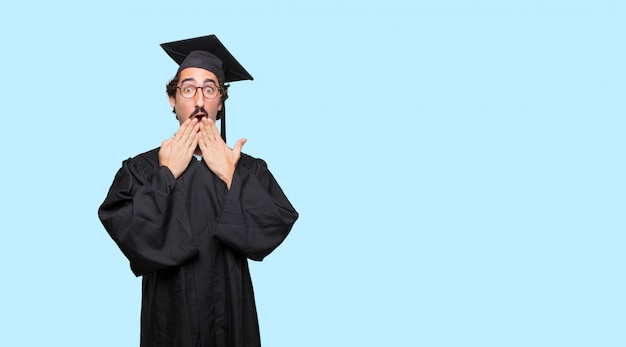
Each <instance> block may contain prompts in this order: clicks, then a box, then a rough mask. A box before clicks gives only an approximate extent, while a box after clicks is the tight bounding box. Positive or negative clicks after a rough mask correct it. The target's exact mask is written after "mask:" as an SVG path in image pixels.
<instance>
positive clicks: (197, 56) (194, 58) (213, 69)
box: [178, 51, 224, 83]
mask: <svg viewBox="0 0 626 347" xmlns="http://www.w3.org/2000/svg"><path fill="white" fill-rule="evenodd" d="M188 68H198V69H203V70H206V71H208V72H210V73H212V74H213V75H214V76H215V77H216V79H217V80H216V81H215V82H216V83H220V82H224V64H223V63H222V60H221V59H220V58H218V57H217V56H215V55H214V54H212V53H209V52H207V51H193V52H191V53H189V55H187V57H186V58H185V60H183V62H182V63H181V64H180V67H179V68H178V72H179V73H181V74H182V72H183V71H185V70H187V69H188ZM181 80H182V76H181Z"/></svg>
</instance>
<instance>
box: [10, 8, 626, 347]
mask: <svg viewBox="0 0 626 347" xmlns="http://www.w3.org/2000/svg"><path fill="white" fill-rule="evenodd" d="M625 15H626V7H625V6H624V5H623V4H622V2H621V1H608V0H593V1H592V0H589V1H576V0H570V1H556V0H555V1H532V0H531V1H529V0H525V1H521V0H520V1H518V0H515V1H488V0H483V1H460V0H457V1H455V0H443V1H409V0H406V1H400V0H389V1H380V2H375V1H363V0H361V1H326V0H318V1H303V2H295V1H278V0H273V1H255V2H253V1H221V2H208V1H195V2H187V3H184V2H178V3H175V2H171V1H168V2H165V1H144V2H141V1H137V2H134V1H119V0H109V1H104V2H78V1H77V2H71V1H53V2H43V1H39V2H38V3H33V2H26V1H22V2H16V1H3V2H2V3H0V39H1V42H2V44H1V59H2V60H1V62H2V63H1V64H0V74H1V76H2V81H3V83H2V84H1V85H0V100H1V101H2V114H3V122H2V129H3V135H2V136H1V137H0V150H1V152H0V155H1V158H2V182H3V187H2V199H0V204H1V205H0V230H1V234H0V235H1V242H0V262H1V263H0V264H1V266H2V273H1V274H2V280H1V285H0V305H1V306H0V320H1V322H0V336H1V339H2V342H1V344H2V346H63V347H65V346H136V345H138V341H139V309H140V285H141V279H140V278H135V277H134V276H133V275H132V273H131V272H130V269H129V267H128V262H127V261H126V259H125V258H124V257H123V255H122V254H121V252H120V251H119V250H118V249H117V247H116V246H115V244H114V243H113V241H112V240H111V239H110V238H109V236H108V235H107V233H106V232H105V230H104V229H103V227H102V226H101V224H100V222H99V220H98V219H97V215H96V211H97V208H98V206H99V204H100V203H101V202H102V201H103V199H104V197H105V195H106V192H107V190H108V188H109V186H110V184H111V182H112V180H113V176H114V174H115V172H116V171H117V169H118V168H119V167H120V165H121V161H122V160H124V159H126V158H128V157H130V156H134V155H136V154H138V153H141V152H143V151H146V150H149V149H151V148H154V147H157V146H158V145H160V143H161V141H162V140H163V139H165V138H167V137H169V136H171V135H172V134H173V133H174V132H175V130H176V129H177V121H176V120H175V119H174V115H173V114H172V113H171V108H170V107H169V104H168V101H167V97H166V94H165V84H166V83H167V82H168V81H169V79H170V78H171V77H172V76H173V74H174V72H175V70H176V65H175V63H174V62H173V61H171V60H170V59H169V57H167V56H166V55H165V53H163V51H162V50H161V48H160V47H159V44H160V43H162V42H168V41H174V40H179V39H184V38H190V37H195V36H201V35H207V34H211V33H215V34H217V35H218V37H219V38H220V39H221V41H222V42H224V44H225V45H226V46H227V47H228V49H229V50H230V51H231V52H232V53H233V54H234V55H235V56H236V57H237V58H238V59H239V61H240V62H241V63H242V64H243V65H244V66H245V67H246V68H247V69H248V71H250V72H251V73H252V75H253V76H254V78H255V80H254V81H252V82H250V81H243V82H236V83H233V84H232V85H231V88H230V99H229V101H228V102H227V105H228V115H229V122H228V130H229V133H228V135H229V144H230V145H233V144H234V142H235V141H236V140H237V139H238V138H240V137H247V138H248V143H247V144H246V145H245V146H244V151H245V152H247V153H249V154H251V155H253V156H257V157H261V158H263V159H265V160H266V161H267V162H268V164H269V167H270V169H271V170H272V172H273V173H274V175H275V176H276V178H277V179H278V181H279V182H280V184H281V186H282V187H283V189H284V191H285V192H286V194H287V195H288V197H289V198H290V200H291V201H292V203H293V204H294V206H295V207H296V208H297V209H298V211H299V212H300V214H301V217H300V219H299V220H298V222H297V223H296V224H295V226H294V228H293V230H292V233H291V235H290V236H289V238H288V239H287V240H286V241H285V243H284V244H283V245H282V246H281V247H280V248H279V249H277V250H276V251H275V252H274V253H273V254H272V255H270V256H269V257H268V258H267V259H266V260H264V261H263V262H260V263H252V264H251V270H252V276H253V280H254V284H255V289H256V296H257V304H258V309H259V319H260V325H261V335H262V340H263V342H264V346H272V347H276V346H300V347H304V346H316V347H317V346H482V347H484V346H535V347H536V346H625V345H626V336H625V333H624V326H625V324H626V316H625V309H626V301H625V299H624V293H625V290H626V281H625V280H624V267H625V265H626V256H625V254H624V241H626V240H625V237H624V231H625V230H626V228H625V223H624V210H625V207H626V203H625V200H624V197H625V196H626V194H625V193H626V186H625V183H624V182H625V180H624V178H625V177H626V175H625V174H626V172H625V169H626V167H625V165H624V156H623V154H624V148H625V145H626V140H624V129H625V126H626V121H625V120H624V115H625V111H626V104H625V98H624V92H625V91H626V88H625V87H626V82H625V81H626V68H625V66H626V65H625V61H626V42H625V39H624V38H625V37H626V26H625V24H624V23H626V20H624V18H626V16H625Z"/></svg>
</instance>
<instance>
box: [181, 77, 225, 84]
mask: <svg viewBox="0 0 626 347" xmlns="http://www.w3.org/2000/svg"><path fill="white" fill-rule="evenodd" d="M195 81H196V79H195V78H193V77H187V78H185V79H184V80H182V81H180V83H186V82H195ZM207 83H213V84H217V82H215V80H213V79H212V78H207V79H205V80H204V84H207Z"/></svg>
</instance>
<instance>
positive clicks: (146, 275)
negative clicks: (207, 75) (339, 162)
mask: <svg viewBox="0 0 626 347" xmlns="http://www.w3.org/2000/svg"><path fill="white" fill-rule="evenodd" d="M158 150H159V149H158V148H157V149H154V150H152V151H149V152H146V153H143V154H140V155H138V156H137V157H135V158H131V159H128V160H126V161H124V162H123V165H122V168H121V169H120V170H119V171H118V173H117V175H116V176H115V180H114V181H113V184H112V186H111V188H110V190H109V193H108V195H107V197H106V199H105V201H104V203H103V204H102V205H101V206H100V209H99V210H98V215H99V217H100V220H101V221H102V224H103V225H104V227H105V228H106V230H107V232H108V233H109V234H110V235H111V237H112V238H113V240H114V241H115V242H116V243H117V245H118V246H119V248H120V249H121V251H122V252H123V253H124V255H125V256H126V257H127V258H128V259H129V260H130V266H131V269H132V271H133V273H134V274H135V275H136V276H143V283H142V287H143V289H142V308H141V346H150V347H154V346H168V347H172V346H184V347H190V346H203V347H206V346H211V347H227V346H228V347H258V346H260V337H259V328H258V320H257V312H256V307H255V302H254V293H253V289H252V282H251V279H250V272H249V269H248V262H247V258H250V259H253V260H262V259H263V258H264V257H265V256H267V255H268V254H269V253H270V252H272V251H273V250H274V249H275V248H276V247H277V246H278V245H279V244H280V243H281V242H282V241H283V240H284V239H285V237H286V236H287V234H288V233H289V231H290V230H291V227H292V226H293V224H294V222H295V221H296V219H297V218H298V213H297V212H296V211H295V209H294V208H293V206H292V205H291V203H290V202H289V201H288V200H287V198H286V196H285V195H284V194H283V192H282V190H281V188H280V187H279V185H278V183H277V182H276V180H275V179H274V177H273V176H272V174H271V173H270V172H269V170H268V169H267V166H266V164H265V162H264V161H263V160H261V159H256V158H253V157H251V156H248V155H246V154H242V156H241V159H240V160H239V163H238V165H237V167H236V170H235V174H234V176H233V180H232V183H231V189H230V190H228V189H227V187H226V184H225V183H224V182H223V181H222V180H220V179H219V178H218V177H217V176H216V175H215V174H213V172H211V171H210V170H209V169H208V167H207V166H206V164H205V163H204V162H202V161H198V160H196V159H195V158H194V159H192V160H191V163H190V164H189V167H188V168H187V170H186V171H185V172H184V173H183V174H182V175H181V176H180V177H179V178H178V179H177V180H176V179H174V176H173V175H172V173H171V171H170V170H169V169H168V168H166V167H159V159H158Z"/></svg>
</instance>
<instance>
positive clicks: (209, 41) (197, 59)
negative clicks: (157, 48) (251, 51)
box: [161, 35, 253, 83]
mask: <svg viewBox="0 0 626 347" xmlns="http://www.w3.org/2000/svg"><path fill="white" fill-rule="evenodd" d="M161 48H163V50H165V52H166V53H167V55H169V56H170V58H172V59H173V60H174V61H175V62H176V63H177V64H178V65H180V67H179V71H180V70H182V69H184V68H186V67H199V68H203V69H206V70H209V71H211V72H213V73H214V74H216V75H217V76H218V77H219V75H218V73H216V72H215V71H213V70H212V69H213V68H215V67H216V66H217V65H219V62H221V63H222V64H223V65H222V69H223V74H222V75H223V76H224V79H220V83H227V82H235V81H241V80H252V79H253V78H252V75H250V73H249V72H248V71H246V69H245V68H244V67H243V66H242V65H241V64H240V63H239V62H238V61H237V59H235V57H234V56H233V55H232V54H231V53H230V52H229V51H228V49H226V47H225V46H224V45H223V44H222V42H221V41H220V40H219V39H218V38H217V36H215V35H207V36H200V37H194V38H191V39H185V40H179V41H173V42H167V43H162V44H161ZM199 51H204V52H208V53H210V54H202V53H200V52H199ZM192 53H193V54H192Z"/></svg>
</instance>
